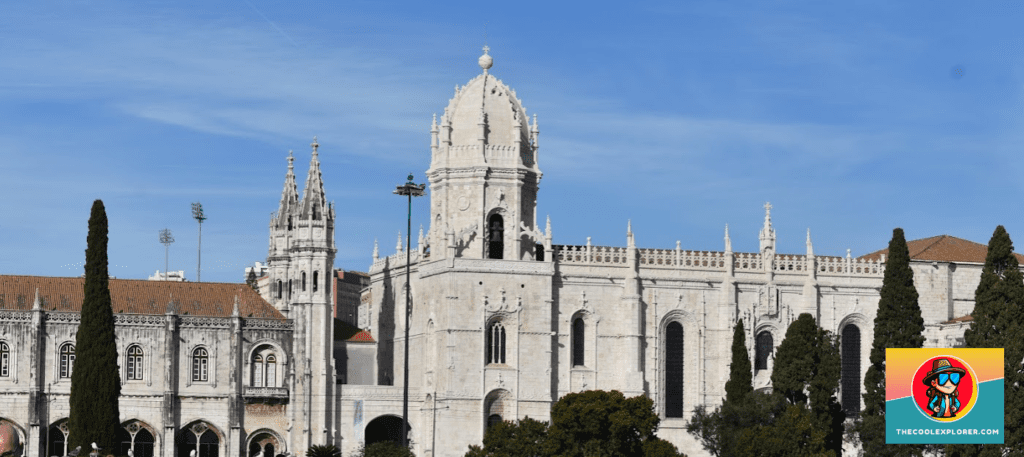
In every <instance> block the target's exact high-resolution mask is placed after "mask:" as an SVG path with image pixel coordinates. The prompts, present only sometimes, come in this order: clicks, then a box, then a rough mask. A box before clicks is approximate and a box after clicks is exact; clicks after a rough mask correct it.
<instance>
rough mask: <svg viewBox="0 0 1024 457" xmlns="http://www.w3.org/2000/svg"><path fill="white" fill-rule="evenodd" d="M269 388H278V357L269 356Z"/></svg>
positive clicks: (267, 370)
mask: <svg viewBox="0 0 1024 457" xmlns="http://www.w3.org/2000/svg"><path fill="white" fill-rule="evenodd" d="M266 372H267V387H277V357H274V354H270V355H268V356H267V369H266Z"/></svg>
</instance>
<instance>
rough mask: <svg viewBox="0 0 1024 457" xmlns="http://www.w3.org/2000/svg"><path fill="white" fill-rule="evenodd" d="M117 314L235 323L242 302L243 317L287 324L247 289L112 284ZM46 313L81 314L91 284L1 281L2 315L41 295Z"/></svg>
mask: <svg viewBox="0 0 1024 457" xmlns="http://www.w3.org/2000/svg"><path fill="white" fill-rule="evenodd" d="M109 284H110V301H111V305H112V307H113V310H114V313H118V314H121V313H125V314H166V313H167V310H168V305H169V304H170V303H171V302H173V303H174V304H175V308H176V310H175V313H176V314H179V315H189V316H206V317H229V316H231V312H232V310H233V309H234V303H235V297H238V303H239V304H238V312H239V315H240V316H242V317H254V318H263V319H284V318H285V317H284V315H283V314H281V312H280V311H278V310H277V309H276V308H274V306H273V305H271V304H270V303H267V302H266V301H265V300H263V298H262V297H260V295H259V294H258V293H256V291H254V290H252V288H251V287H249V286H247V285H245V284H231V283H213V282H202V283H198V282H176V281H146V280H136V279H110V283H109ZM37 289H38V290H39V301H40V305H41V307H42V309H43V310H44V311H62V312H81V311H82V299H83V296H84V295H85V278H60V277H48V276H6V275H0V309H3V310H26V311H27V310H30V309H32V305H33V303H34V302H35V297H36V290H37Z"/></svg>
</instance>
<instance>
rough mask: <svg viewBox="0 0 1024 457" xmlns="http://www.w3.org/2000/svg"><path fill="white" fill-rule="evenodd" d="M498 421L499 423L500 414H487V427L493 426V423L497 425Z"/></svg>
mask: <svg viewBox="0 0 1024 457" xmlns="http://www.w3.org/2000/svg"><path fill="white" fill-rule="evenodd" d="M500 423H501V415H500V414H491V415H490V416H487V428H491V427H493V426H495V425H498V424H500Z"/></svg>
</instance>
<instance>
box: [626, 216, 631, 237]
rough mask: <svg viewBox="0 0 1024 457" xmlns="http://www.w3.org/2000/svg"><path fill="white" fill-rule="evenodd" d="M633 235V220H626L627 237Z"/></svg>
mask: <svg viewBox="0 0 1024 457" xmlns="http://www.w3.org/2000/svg"><path fill="white" fill-rule="evenodd" d="M632 234H633V220H632V219H626V235H632Z"/></svg>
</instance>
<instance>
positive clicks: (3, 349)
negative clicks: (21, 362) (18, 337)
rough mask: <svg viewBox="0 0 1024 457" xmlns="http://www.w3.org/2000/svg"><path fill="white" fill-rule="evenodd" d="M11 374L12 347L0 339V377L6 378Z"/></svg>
mask: <svg viewBox="0 0 1024 457" xmlns="http://www.w3.org/2000/svg"><path fill="white" fill-rule="evenodd" d="M10 375H11V348H10V346H8V345H7V343H4V342H3V341H0V377H3V378H6V377H8V376H10Z"/></svg>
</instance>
